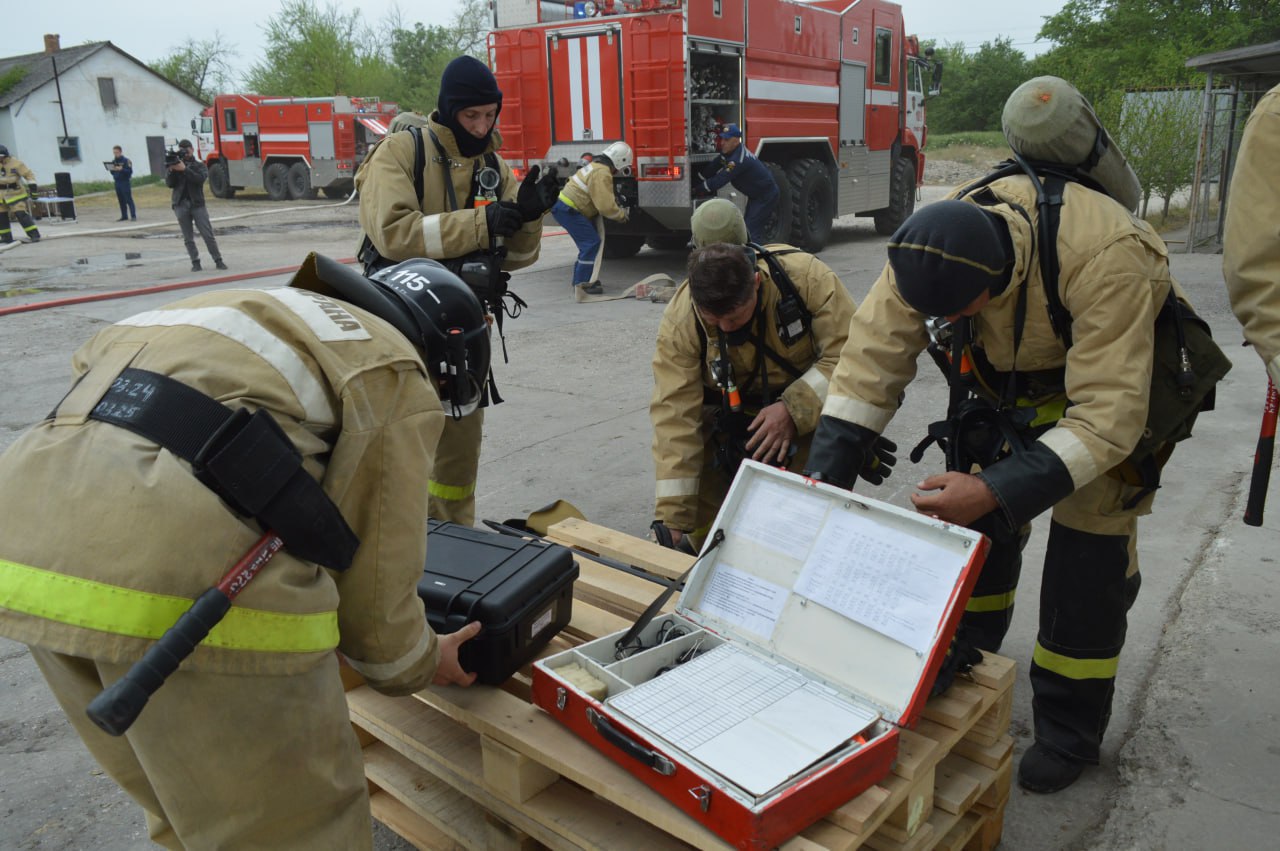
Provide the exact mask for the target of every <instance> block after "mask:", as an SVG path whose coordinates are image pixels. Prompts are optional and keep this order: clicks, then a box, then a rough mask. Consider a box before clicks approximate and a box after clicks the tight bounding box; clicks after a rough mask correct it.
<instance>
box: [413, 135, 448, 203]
mask: <svg viewBox="0 0 1280 851" xmlns="http://www.w3.org/2000/svg"><path fill="white" fill-rule="evenodd" d="M409 132H410V133H412V134H413V189H414V191H415V192H417V193H418V206H419V207H421V206H422V199H423V197H424V196H425V195H426V194H427V188H426V176H425V174H424V172H425V171H426V168H427V151H426V146H425V145H424V144H423V143H422V128H421V127H417V126H411V127H410V128H409ZM431 138H432V139H433V140H434V141H435V143H436V145H439V144H440V140H439V139H436V134H435V133H432V134H431ZM441 153H443V151H441ZM445 183H446V184H447V183H448V181H445Z"/></svg>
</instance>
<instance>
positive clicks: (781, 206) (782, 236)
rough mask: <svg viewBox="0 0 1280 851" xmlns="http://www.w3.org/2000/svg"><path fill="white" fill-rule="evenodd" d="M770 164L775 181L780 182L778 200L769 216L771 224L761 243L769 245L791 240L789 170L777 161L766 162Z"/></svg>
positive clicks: (770, 171)
mask: <svg viewBox="0 0 1280 851" xmlns="http://www.w3.org/2000/svg"><path fill="white" fill-rule="evenodd" d="M765 165H767V166H769V173H770V174H772V175H773V182H774V183H776V184H778V201H777V203H775V204H774V205H773V215H772V216H770V217H769V224H768V225H767V226H766V227H765V236H764V238H763V239H761V240H760V241H761V243H762V244H764V245H768V244H769V243H771V242H790V241H791V181H790V180H788V179H787V172H786V170H785V169H783V167H782V166H780V165H778V164H777V163H774V162H770V163H765Z"/></svg>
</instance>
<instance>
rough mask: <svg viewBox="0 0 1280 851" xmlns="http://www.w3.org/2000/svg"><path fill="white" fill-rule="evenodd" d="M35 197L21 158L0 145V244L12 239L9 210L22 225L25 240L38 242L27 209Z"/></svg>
mask: <svg viewBox="0 0 1280 851" xmlns="http://www.w3.org/2000/svg"><path fill="white" fill-rule="evenodd" d="M35 196H36V176H35V174H34V173H32V171H31V169H30V168H28V167H27V164H26V163H24V162H23V161H22V160H20V159H18V158H17V157H13V156H10V155H9V149H8V148H6V147H5V146H4V145H0V245H3V244H4V243H6V242H13V232H12V229H11V228H10V227H9V211H10V210H13V217H14V218H15V219H17V220H18V224H19V225H21V226H22V231H23V233H25V234H26V235H27V239H29V240H31V241H32V242H39V241H40V229H39V228H37V227H36V223H35V220H34V219H32V218H31V213H30V212H28V210H27V208H28V207H30V206H31V199H32V198H34V197H35ZM19 205H21V206H19Z"/></svg>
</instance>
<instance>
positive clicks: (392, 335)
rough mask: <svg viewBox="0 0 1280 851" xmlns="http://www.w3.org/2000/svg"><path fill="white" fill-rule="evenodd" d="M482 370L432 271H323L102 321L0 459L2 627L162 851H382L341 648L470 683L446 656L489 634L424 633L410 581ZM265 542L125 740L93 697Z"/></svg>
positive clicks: (470, 300) (483, 358)
mask: <svg viewBox="0 0 1280 851" xmlns="http://www.w3.org/2000/svg"><path fill="white" fill-rule="evenodd" d="M450 332H456V333H454V334H451V333H450ZM459 335H460V336H461V337H462V338H463V339H464V343H463V346H462V351H461V352H460V351H459V348H458V347H457V346H450V345H448V344H449V341H450V340H451V339H457V337H458V336H459ZM488 354H489V340H488V329H487V326H486V323H485V321H484V314H483V313H482V311H481V309H480V305H479V302H478V301H477V300H476V298H475V296H474V295H473V294H472V293H471V292H470V290H469V289H468V288H467V287H466V286H465V285H463V284H462V283H461V281H459V280H458V279H457V278H456V277H455V276H454V275H452V274H451V273H450V272H448V271H447V270H445V269H443V268H442V267H440V266H439V265H438V264H435V263H433V262H432V261H427V260H414V261H408V262H406V263H404V264H400V265H399V266H396V267H393V268H390V269H388V270H386V271H384V272H382V273H380V275H379V278H378V280H376V281H371V280H370V279H368V278H365V277H364V276H362V275H360V274H359V273H357V272H355V271H353V270H350V269H348V268H347V267H345V266H343V265H342V264H340V263H337V262H336V261H333V260H329V259H328V258H324V257H318V256H316V255H311V256H310V257H309V258H308V259H307V261H306V262H305V263H304V264H303V266H302V267H301V268H300V269H299V271H298V272H297V273H296V274H295V276H294V278H293V280H292V282H291V283H290V285H289V286H288V287H280V288H275V289H268V290H224V291H221V292H211V293H205V294H202V295H197V296H194V297H192V298H187V299H185V300H182V301H179V302H175V303H173V304H170V305H167V306H165V307H161V308H158V309H155V310H149V311H146V312H144V313H140V314H137V315H135V316H131V317H129V318H127V319H124V320H121V321H120V322H117V323H116V324H114V325H112V326H110V327H108V328H105V329H103V330H102V331H100V332H99V333H98V334H97V335H96V336H94V337H93V338H92V339H91V340H90V341H89V342H88V343H86V344H85V345H84V346H83V347H82V348H81V349H80V350H79V351H78V352H77V353H76V355H75V357H74V361H73V365H74V371H75V376H76V380H75V382H74V384H73V386H72V388H71V390H70V392H69V393H68V394H67V395H66V396H65V397H64V398H63V400H62V401H61V402H60V403H59V404H58V406H57V408H56V409H55V410H54V412H53V413H51V414H50V416H49V418H48V419H46V420H45V421H44V422H41V423H39V424H38V425H36V426H34V427H33V428H32V429H31V430H29V431H28V432H26V433H25V434H24V435H23V436H21V437H20V438H19V439H18V440H17V441H16V442H15V443H14V444H13V445H12V446H11V447H10V448H9V449H8V450H7V451H6V452H5V453H4V454H3V455H0V512H3V514H4V517H5V522H4V526H3V531H2V532H0V635H3V636H5V637H7V638H10V639H13V640H16V641H21V642H24V643H26V644H28V645H30V647H31V654H32V656H33V657H34V659H35V661H36V664H37V665H38V666H39V668H40V670H41V672H42V673H43V674H44V676H45V679H46V680H47V681H48V683H49V686H50V687H51V689H52V690H53V693H54V695H55V696H56V697H57V699H58V702H59V704H60V705H61V706H62V708H63V710H64V711H65V712H66V714H67V718H68V720H70V722H71V724H72V726H73V727H74V728H75V729H76V731H77V733H78V734H79V735H80V737H81V738H82V739H83V740H84V742H85V744H86V745H87V746H88V748H89V751H90V753H92V754H93V756H94V758H95V759H96V760H97V761H98V762H99V764H101V766H102V767H103V769H104V770H105V771H106V773H107V774H108V775H109V776H110V777H111V778H112V779H114V780H115V781H116V782H117V783H119V784H120V785H121V786H122V787H123V788H124V789H125V791H127V792H128V793H129V795H130V796H132V797H133V799H134V800H135V801H137V802H138V804H140V805H141V806H142V807H143V808H144V810H145V811H146V816H147V824H148V828H149V831H150V834H151V838H152V839H153V840H154V841H155V842H158V843H160V844H161V845H164V846H166V847H168V848H273V849H299V851H302V849H308V850H309V849H315V848H343V849H361V848H364V849H368V848H371V847H372V833H371V831H372V824H371V821H370V812H369V796H368V791H367V787H366V784H365V779H364V769H363V761H362V758H361V754H360V744H359V743H358V742H357V741H356V738H355V736H354V734H353V733H352V730H351V725H350V722H349V718H348V714H347V706H346V700H345V694H344V689H343V685H342V682H341V679H340V677H339V673H338V665H339V659H338V655H337V654H335V652H334V650H335V648H336V649H337V650H338V651H340V652H341V654H342V655H343V656H345V657H346V658H347V660H348V661H349V662H350V664H351V665H352V666H353V667H354V668H355V669H356V670H357V671H359V672H360V673H361V674H362V675H363V676H364V677H365V679H366V680H367V681H368V682H369V684H370V685H371V686H372V687H374V688H375V689H377V690H378V691H381V692H384V693H386V694H392V695H407V694H410V693H412V692H414V691H417V690H419V689H421V688H423V687H425V686H426V685H428V684H430V683H432V682H434V683H437V684H441V685H444V684H449V683H455V684H463V685H467V684H470V682H471V681H472V680H473V679H474V675H473V674H467V673H465V672H464V671H463V670H462V669H461V668H460V667H459V665H458V655H457V654H458V646H459V645H460V644H461V643H462V642H463V641H465V640H467V639H468V638H470V637H472V636H474V635H475V634H476V633H477V632H478V631H479V624H476V623H473V624H469V625H467V626H466V627H464V628H463V629H462V630H460V631H458V632H456V633H453V634H451V635H447V636H441V637H437V636H436V635H435V634H434V633H433V632H432V630H431V629H430V627H429V626H428V625H427V620H426V615H425V610H424V606H423V603H422V601H421V599H420V598H419V597H418V596H417V588H416V586H417V582H418V580H419V579H420V578H421V577H422V570H423V565H424V563H425V558H426V547H427V504H426V503H427V501H426V480H427V477H428V476H429V475H430V472H431V468H432V461H433V458H434V456H435V453H436V440H437V437H438V435H439V433H440V429H441V428H442V426H443V424H444V421H445V419H446V418H448V417H450V416H462V415H465V414H466V413H467V412H468V411H469V410H473V409H474V407H475V405H476V404H477V403H478V392H477V388H478V387H479V384H478V383H477V382H478V381H479V378H480V377H482V376H483V374H484V371H485V369H486V368H487V365H488ZM442 362H446V363H447V366H446V368H445V369H444V370H442V369H441V368H440V367H439V366H437V365H438V364H441V363H442ZM455 369H456V373H455V372H453V370H455ZM451 373H452V375H453V377H450V375H451ZM457 376H462V377H461V378H458V377H457ZM468 376H469V378H468ZM442 402H443V410H442ZM249 410H252V411H253V412H254V414H253V415H252V416H249V414H248V412H249ZM215 434H216V435H217V437H216V438H214V437H213V435H215ZM201 447H203V448H201ZM245 505H250V506H255V508H253V509H247V508H245V507H244V506H245ZM267 528H270V529H273V530H275V531H276V532H277V533H278V534H279V535H280V537H281V538H283V539H284V549H283V550H281V551H280V552H279V553H278V554H277V555H276V556H275V558H274V559H272V560H271V561H270V562H269V563H267V564H266V565H265V566H264V567H263V568H262V571H261V573H260V574H258V576H257V578H256V579H254V580H253V581H252V582H251V583H249V584H248V585H247V586H246V587H245V588H244V590H243V591H242V592H241V593H240V594H239V596H237V597H236V598H235V603H234V605H233V606H232V607H231V608H230V610H229V611H228V612H227V614H226V616H225V617H224V618H223V619H222V621H221V622H220V623H218V625H217V626H216V627H215V628H214V630H213V631H212V632H211V633H210V634H209V636H208V638H207V639H205V640H204V641H203V642H202V643H200V644H199V645H198V646H197V647H196V649H195V652H194V653H193V654H192V655H191V656H189V657H188V658H187V659H186V660H185V661H184V662H183V663H182V666H181V668H180V669H179V670H178V671H177V672H176V673H174V674H173V675H171V676H170V677H169V679H168V680H167V682H165V684H164V685H162V686H161V687H160V688H159V690H158V691H156V692H155V694H154V696H152V698H151V701H150V703H149V705H148V706H147V707H146V709H145V710H144V711H143V712H142V713H141V715H140V716H139V717H138V719H137V721H136V722H135V723H133V725H132V727H130V728H129V730H128V735H127V736H120V737H113V736H111V735H108V734H107V733H106V732H103V730H100V729H98V727H96V726H94V724H93V723H91V722H90V720H89V718H87V717H86V706H87V705H88V704H89V703H90V701H91V700H92V699H93V698H94V697H95V696H97V695H98V693H99V692H100V691H102V689H103V688H104V686H107V685H109V684H112V683H114V682H116V681H117V680H120V679H121V677H122V676H123V675H124V674H125V672H126V671H128V670H129V668H130V665H131V663H133V662H135V661H137V660H138V659H139V658H140V657H141V656H142V654H143V653H144V652H145V651H146V650H147V649H148V647H150V646H151V645H152V644H153V642H154V641H155V640H156V639H158V638H159V637H160V636H161V634H162V633H163V632H164V631H165V629H166V628H168V627H169V626H171V625H172V624H173V623H174V621H175V620H176V618H177V617H178V615H179V614H181V613H182V612H183V611H185V610H186V609H187V608H188V607H190V606H191V602H192V598H194V597H196V596H197V595H200V594H201V592H203V591H205V590H206V589H207V588H209V587H210V586H211V585H213V584H214V583H215V582H217V580H218V578H219V577H221V576H222V575H223V574H224V573H225V572H226V571H227V569H228V568H229V567H230V566H231V565H233V564H235V563H236V562H237V560H238V559H239V558H240V556H241V555H242V554H243V553H244V552H245V551H246V549H248V548H250V546H251V545H253V544H254V542H255V540H257V539H258V538H259V537H260V536H262V534H263V531H264V529H267Z"/></svg>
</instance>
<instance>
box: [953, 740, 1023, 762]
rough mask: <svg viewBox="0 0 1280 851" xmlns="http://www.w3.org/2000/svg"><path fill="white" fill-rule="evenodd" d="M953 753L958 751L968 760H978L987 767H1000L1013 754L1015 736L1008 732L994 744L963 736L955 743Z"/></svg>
mask: <svg viewBox="0 0 1280 851" xmlns="http://www.w3.org/2000/svg"><path fill="white" fill-rule="evenodd" d="M951 750H952V752H953V753H957V754H959V755H960V756H962V757H964V758H965V759H967V760H971V761H972V762H976V763H978V764H979V765H985V766H986V767H987V768H992V769H998V768H999V767H1000V766H1001V765H1003V764H1004V763H1005V762H1006V761H1007V760H1009V759H1010V758H1011V755H1012V754H1013V737H1012V736H1010V735H1008V734H1007V733H1006V734H1005V735H1003V736H1001V737H1000V738H999V739H997V740H996V743H995V744H993V745H984V744H980V743H977V742H971V741H969V739H968V738H967V737H966V738H962V739H961V740H960V741H958V742H956V743H955V746H954V747H953V748H952V749H951Z"/></svg>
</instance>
